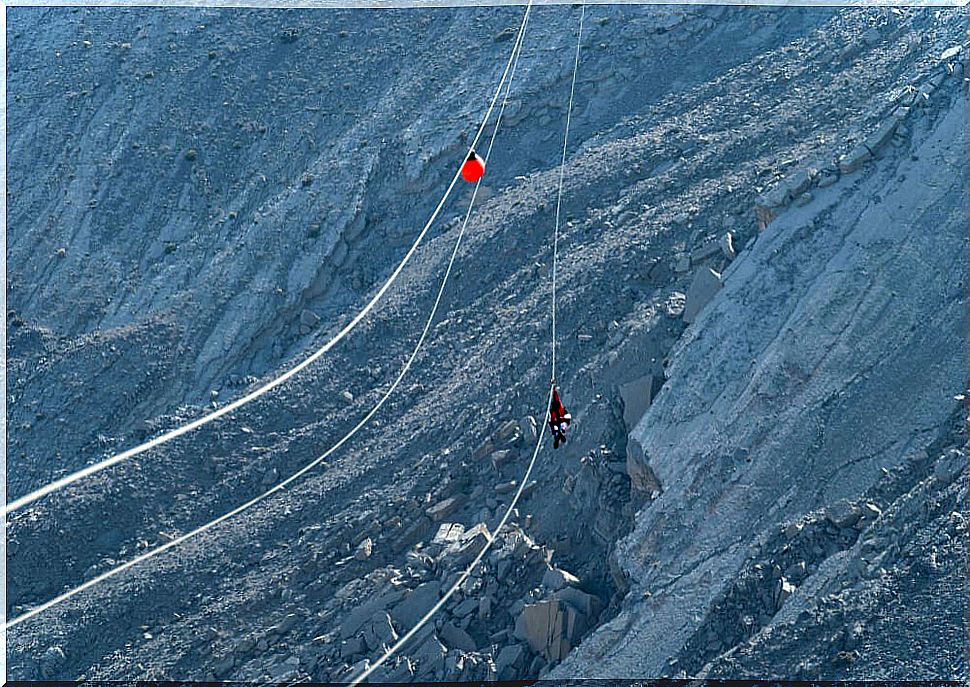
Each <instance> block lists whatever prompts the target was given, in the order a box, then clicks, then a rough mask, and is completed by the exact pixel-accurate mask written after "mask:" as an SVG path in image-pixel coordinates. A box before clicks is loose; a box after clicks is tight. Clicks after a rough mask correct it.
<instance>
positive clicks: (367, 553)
mask: <svg viewBox="0 0 970 687" xmlns="http://www.w3.org/2000/svg"><path fill="white" fill-rule="evenodd" d="M372 553H374V540H373V539H371V538H370V537H367V538H366V539H364V541H362V542H361V543H360V544H358V545H357V550H356V551H354V558H356V559H357V560H358V561H366V560H367V559H368V558H370V557H371V554H372Z"/></svg>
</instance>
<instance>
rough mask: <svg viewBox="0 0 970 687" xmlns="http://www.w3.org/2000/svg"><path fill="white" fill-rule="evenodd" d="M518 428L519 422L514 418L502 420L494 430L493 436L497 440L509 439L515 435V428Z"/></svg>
mask: <svg viewBox="0 0 970 687" xmlns="http://www.w3.org/2000/svg"><path fill="white" fill-rule="evenodd" d="M518 428H519V423H518V422H516V421H515V420H508V421H506V422H503V423H502V424H501V426H499V428H498V429H497V430H496V431H495V438H496V439H498V440H499V441H509V440H510V439H512V438H514V437H515V434H516V430H517V429H518Z"/></svg>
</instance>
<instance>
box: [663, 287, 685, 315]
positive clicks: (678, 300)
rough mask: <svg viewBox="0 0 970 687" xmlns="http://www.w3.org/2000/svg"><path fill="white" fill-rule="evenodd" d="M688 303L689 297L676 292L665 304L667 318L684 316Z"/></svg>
mask: <svg viewBox="0 0 970 687" xmlns="http://www.w3.org/2000/svg"><path fill="white" fill-rule="evenodd" d="M686 303H687V296H686V295H685V294H682V293H681V292H680V291H674V292H673V293H671V294H670V295H669V296H667V300H666V302H665V303H664V311H665V312H666V313H667V317H680V316H681V315H683V314H684V306H685V305H686Z"/></svg>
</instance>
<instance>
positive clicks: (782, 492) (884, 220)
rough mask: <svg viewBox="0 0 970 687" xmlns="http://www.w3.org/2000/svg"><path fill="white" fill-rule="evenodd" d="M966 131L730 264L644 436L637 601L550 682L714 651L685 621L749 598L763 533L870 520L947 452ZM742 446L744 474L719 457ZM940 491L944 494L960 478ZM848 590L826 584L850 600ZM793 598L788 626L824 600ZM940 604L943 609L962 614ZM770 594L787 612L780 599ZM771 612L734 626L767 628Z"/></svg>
mask: <svg viewBox="0 0 970 687" xmlns="http://www.w3.org/2000/svg"><path fill="white" fill-rule="evenodd" d="M965 113H966V108H965V106H961V105H954V106H952V107H950V108H948V109H945V110H943V111H941V112H940V114H939V116H938V119H937V120H936V121H935V123H934V124H933V127H932V129H931V130H930V132H929V133H928V134H927V135H926V137H925V138H924V139H922V141H921V143H920V148H919V152H918V155H914V156H913V157H912V158H910V159H905V160H896V161H880V160H877V161H876V162H874V163H873V165H872V166H871V167H870V168H869V169H868V170H867V175H866V176H863V177H861V179H860V180H859V181H858V187H857V188H853V187H845V188H843V189H842V190H841V191H839V190H838V189H839V187H837V186H835V187H832V188H830V189H826V195H822V194H819V197H818V198H817V199H816V202H815V203H813V204H812V205H809V206H806V207H804V208H796V209H789V210H787V211H786V212H785V213H783V214H781V215H780V216H779V217H778V218H777V219H776V220H775V221H774V222H773V223H772V224H771V225H770V226H769V227H768V228H767V229H766V230H765V232H764V233H763V234H762V235H761V236H760V237H759V239H758V240H757V242H756V243H755V244H754V246H753V248H751V249H750V252H749V254H748V255H746V256H745V257H743V258H742V259H739V260H736V261H735V262H734V263H733V264H732V266H731V271H730V272H729V273H728V275H727V278H726V279H725V283H724V288H723V292H722V293H721V294H720V295H719V296H718V298H717V300H716V301H715V302H713V303H710V304H709V305H708V311H707V312H705V317H704V326H703V327H699V328H697V329H696V330H695V329H689V330H688V332H687V335H686V336H685V337H683V338H682V339H681V341H680V342H679V344H678V345H677V346H676V347H675V349H674V351H672V353H671V356H670V361H671V362H670V365H669V367H668V382H667V386H668V387H669V388H670V389H671V392H669V393H665V394H663V395H661V396H660V397H659V398H658V399H657V400H655V402H654V403H653V405H652V406H651V407H650V409H649V410H648V411H647V413H646V415H645V416H644V418H643V419H642V420H641V422H640V424H639V425H638V426H637V428H636V429H635V430H634V432H633V436H632V437H631V439H633V440H635V442H636V444H637V445H639V446H641V447H642V448H643V449H644V451H645V453H646V454H648V455H649V456H650V466H651V468H652V469H653V471H654V472H655V473H656V474H657V476H658V478H659V479H660V481H661V482H662V483H663V494H662V495H661V497H660V498H659V499H657V500H656V501H654V502H652V503H651V504H649V505H648V506H647V507H645V508H644V509H642V510H641V511H640V513H639V514H638V516H637V525H636V528H635V531H634V533H633V534H632V535H630V536H629V537H627V538H626V539H625V540H624V541H623V542H622V543H621V544H620V546H619V558H620V561H621V564H622V565H623V567H624V568H625V569H626V571H627V573H628V574H629V577H630V579H631V581H632V585H633V587H632V591H631V593H630V595H629V596H628V597H627V600H626V601H625V602H624V608H623V611H622V612H621V613H620V615H619V617H618V618H617V619H616V620H614V621H613V622H610V623H608V624H607V625H605V626H603V627H601V628H600V629H599V630H598V631H596V632H594V633H593V634H592V636H591V637H589V638H587V640H585V641H584V642H583V644H582V645H581V647H580V648H579V649H578V650H577V651H574V652H573V653H572V654H571V655H570V656H569V657H568V658H567V659H566V661H565V662H564V663H563V664H562V665H561V666H560V667H559V668H557V669H556V671H555V672H554V673H553V675H571V676H578V675H579V676H581V675H589V676H591V675H603V674H646V675H657V674H663V673H664V672H665V671H667V670H668V669H669V666H668V664H667V661H668V659H669V658H670V656H672V655H676V653H677V651H678V650H679V647H681V646H684V645H685V644H686V643H688V642H691V641H695V642H701V641H704V638H703V635H702V634H700V635H696V636H695V635H694V634H693V633H694V632H695V631H697V632H699V633H700V632H702V631H701V630H700V629H699V628H700V623H698V625H695V624H694V623H693V622H692V621H690V620H689V619H690V618H692V617H694V618H704V617H716V614H717V611H716V610H715V609H714V606H715V604H717V603H719V595H721V594H722V593H723V592H724V591H725V586H724V585H722V584H721V583H720V582H718V581H721V580H735V579H737V576H738V574H739V570H740V569H741V567H742V566H743V565H744V561H745V560H747V559H748V557H749V556H754V555H756V554H755V553H754V551H756V550H757V546H758V545H757V544H756V543H755V542H757V541H758V540H759V538H760V537H761V536H762V534H763V533H771V534H770V536H775V533H779V532H780V531H781V528H782V526H783V525H784V524H785V523H786V522H790V521H791V520H793V519H794V518H797V517H798V516H800V515H802V514H805V513H808V512H809V511H812V510H814V509H815V508H818V507H819V505H820V503H821V504H826V503H827V504H836V503H843V504H844V503H846V502H841V501H840V500H841V499H848V500H849V501H852V502H854V501H856V499H857V498H858V497H859V496H860V495H862V494H864V493H865V492H866V490H868V489H871V488H873V487H874V485H875V484H876V483H877V482H878V481H879V479H880V476H881V475H882V474H884V473H883V472H881V469H883V470H886V471H890V470H893V469H894V468H895V467H896V466H899V465H900V464H901V463H902V462H903V461H904V460H905V456H906V455H907V454H908V453H910V452H915V451H916V450H917V449H920V448H925V447H926V446H928V445H929V444H930V442H931V441H933V438H934V437H935V436H936V434H937V432H938V431H939V427H940V426H942V425H943V424H944V422H945V418H946V417H947V416H948V414H949V413H950V412H951V408H952V405H951V404H952V401H951V398H952V393H953V392H952V390H953V389H961V388H963V385H964V383H965V378H966V365H965V358H964V356H963V354H962V353H961V352H960V351H959V350H957V349H956V348H949V349H946V350H944V349H941V348H940V347H938V346H936V345H934V344H933V343H932V342H933V341H940V340H952V341H960V340H962V338H961V337H962V334H961V332H965V328H966V325H967V320H966V313H967V310H966V303H965V295H964V294H963V293H962V292H961V288H962V287H961V286H960V283H961V282H960V279H959V278H954V275H958V274H962V273H963V271H964V270H965V266H966V264H967V263H968V255H967V243H966V215H965V208H966V205H965V204H964V202H963V201H962V198H964V197H965V195H964V194H965V192H966V190H965V184H964V181H963V179H964V174H965V163H966V160H965V158H964V157H963V156H962V155H959V154H955V153H954V152H953V150H954V141H957V140H961V136H962V135H964V133H965V132H966V130H967V121H966V114H965ZM917 158H918V159H917ZM899 179H904V181H902V182H901V183H900V182H899ZM779 274H784V275H785V277H784V278H783V279H779V278H777V277H778V275H779ZM701 329H702V330H703V331H700V330H701ZM946 390H950V391H946ZM927 428H932V429H930V430H927ZM738 447H742V448H744V449H745V452H746V455H747V459H746V460H745V461H741V462H739V463H736V462H733V461H728V460H726V459H725V458H724V456H731V455H733V454H734V452H735V449H736V448H738ZM940 464H941V465H943V464H944V463H942V462H941V463H940ZM940 472H941V476H942V477H943V478H944V480H943V481H944V482H945V481H946V479H948V478H949V477H950V475H952V474H954V472H955V470H951V469H949V467H948V466H947V467H941V468H940ZM890 474H892V473H890ZM838 509H839V510H838V511H836V510H834V509H833V510H831V511H829V512H830V513H832V514H833V515H835V520H834V521H833V522H837V523H838V524H840V525H848V524H849V523H850V522H852V521H855V523H856V524H859V523H860V522H861V523H863V524H864V523H865V522H867V521H864V520H860V518H861V515H862V514H861V512H859V511H858V509H857V508H854V507H847V508H846V507H842V506H839V507H838ZM713 514H716V517H713V516H712V515H713ZM884 519H885V514H884V515H883V516H882V517H880V519H879V520H880V522H881V521H883V520H884ZM815 527H817V526H813V528H815ZM808 529H810V528H806V531H808ZM790 534H791V536H794V537H795V538H796V539H795V540H796V541H797V540H798V539H799V538H801V537H805V536H806V535H805V534H804V533H799V532H795V531H792V532H791V533H790ZM826 536H833V537H836V538H838V537H845V536H848V537H854V536H856V535H854V534H852V532H851V531H844V530H838V529H836V530H835V532H834V534H832V535H826ZM836 546H837V545H836V544H834V543H833V544H827V545H823V543H821V542H817V543H814V544H812V545H811V546H810V548H809V552H810V553H812V552H813V551H814V553H812V555H815V556H818V557H819V559H820V560H824V561H825V563H826V565H829V566H833V570H835V569H838V570H842V569H841V568H840V567H838V565H839V564H838V562H837V561H838V560H839V559H838V557H832V558H828V556H830V555H831V554H832V553H834V550H835V548H834V547H836ZM827 547H828V548H827ZM657 560H659V561H663V563H662V564H661V565H660V566H658V567H653V566H652V565H651V564H650V562H651V561H657ZM877 567H878V566H877ZM779 574H780V573H779ZM838 575H844V573H834V572H833V574H832V576H831V577H827V578H826V579H829V580H831V582H830V584H832V585H838V584H846V583H845V582H844V581H843V582H837V581H835V580H836V579H837V578H838ZM810 579H811V578H810ZM790 584H793V585H794V584H795V582H794V581H790ZM835 588H836V589H837V588H839V587H837V586H836V587H835ZM779 589H780V593H781V595H782V596H787V597H788V599H787V601H786V602H785V607H786V608H787V607H789V606H792V604H793V603H794V602H795V600H796V599H802V598H811V593H809V594H807V595H806V594H802V593H799V592H795V593H794V594H792V595H790V596H789V595H788V590H787V589H786V588H785V586H784V584H782V586H781V587H779ZM645 592H653V593H652V594H651V595H650V596H649V601H644V600H642V599H643V596H642V595H643V594H644V593H645ZM940 593H942V594H944V596H943V597H942V598H941V599H940V602H941V603H946V604H952V603H953V602H954V600H953V598H952V596H950V595H948V594H947V593H945V592H943V590H942V588H941V592H940ZM766 594H767V595H768V597H769V598H768V601H770V602H771V604H774V601H773V600H772V599H771V597H772V596H773V595H774V590H773V589H772V588H768V590H766ZM945 599H948V601H946V600H945ZM760 613H761V611H760V610H759V611H758V613H756V614H754V615H752V614H750V613H741V614H739V616H742V615H743V616H745V617H747V616H750V618H752V622H753V623H756V622H758V621H757V618H758V615H759V614H760ZM774 613H775V610H774V609H772V611H771V612H770V613H769V616H768V617H769V618H771V617H772V616H773V615H774ZM910 617H911V618H912V616H910ZM740 620H742V618H740V617H739V621H740ZM768 622H769V624H770V620H769V621H768ZM780 622H782V621H780V620H779V623H780ZM789 622H795V623H799V621H797V620H796V619H795V618H794V617H792V619H791V620H790V621H789ZM919 622H920V623H923V621H919ZM924 624H925V623H924ZM711 627H716V626H714V625H712V626H711ZM772 627H775V626H772ZM797 627H801V628H804V627H805V626H804V625H802V624H798V625H797ZM927 632H929V630H927ZM926 636H930V635H926ZM792 641H795V640H792ZM872 641H873V642H882V643H887V644H892V642H893V641H895V640H894V639H893V635H892V634H883V635H881V636H880V638H879V639H878V640H872ZM769 645H770V642H768V641H767V640H766V642H765V644H764V646H769ZM691 646H694V644H691ZM789 646H791V645H789ZM816 646H817V645H816ZM870 646H873V644H870ZM900 650H902V649H900ZM802 655H805V654H802ZM933 656H934V659H933V660H934V661H935V665H937V666H939V665H946V664H947V663H946V662H947V661H949V660H950V659H949V658H948V654H947V650H946V647H945V646H943V645H936V648H935V649H934V652H933ZM741 660H742V659H740V658H739V657H736V661H741ZM880 660H881V661H882V664H881V665H883V666H884V667H885V666H887V665H891V659H887V658H886V655H885V654H881V658H880ZM887 660H888V661H890V663H886V661H887ZM725 665H728V664H725ZM831 666H832V664H831V663H830V662H826V663H825V668H823V669H821V670H822V671H823V672H822V673H821V674H833V673H830V672H829V671H831V670H834V669H833V668H832V667H831ZM726 670H730V668H726ZM728 674H737V673H728ZM870 674H871V673H870ZM899 674H907V675H915V674H924V673H920V672H908V671H905V670H904V672H903V673H899Z"/></svg>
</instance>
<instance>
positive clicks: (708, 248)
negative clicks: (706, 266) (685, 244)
mask: <svg viewBox="0 0 970 687" xmlns="http://www.w3.org/2000/svg"><path fill="white" fill-rule="evenodd" d="M720 249H721V246H720V243H719V242H718V240H717V239H711V240H708V241H705V242H704V243H702V244H701V245H699V246H697V248H695V249H694V250H692V251H691V253H690V261H691V263H692V264H697V263H699V262H701V261H702V260H706V259H707V258H709V257H711V256H712V255H714V254H715V253H717V252H718V251H719V250H720Z"/></svg>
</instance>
